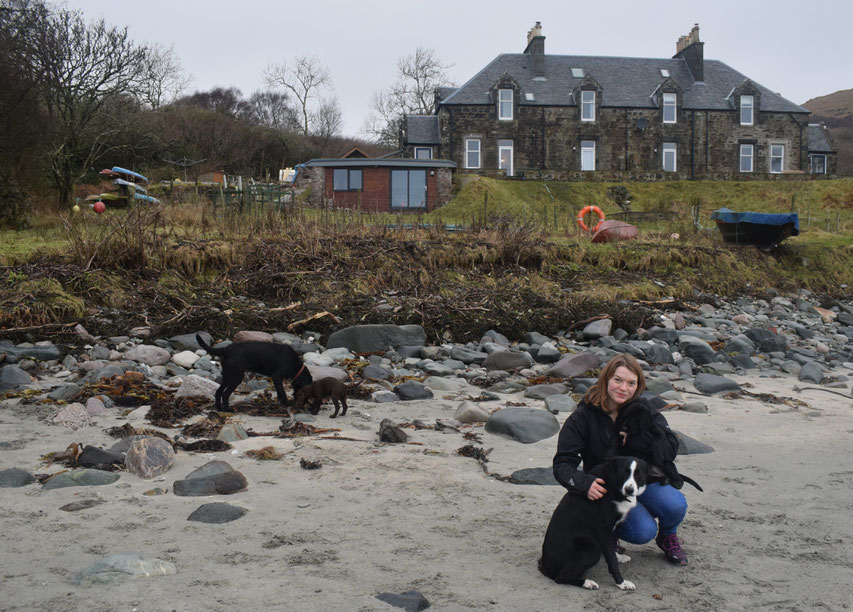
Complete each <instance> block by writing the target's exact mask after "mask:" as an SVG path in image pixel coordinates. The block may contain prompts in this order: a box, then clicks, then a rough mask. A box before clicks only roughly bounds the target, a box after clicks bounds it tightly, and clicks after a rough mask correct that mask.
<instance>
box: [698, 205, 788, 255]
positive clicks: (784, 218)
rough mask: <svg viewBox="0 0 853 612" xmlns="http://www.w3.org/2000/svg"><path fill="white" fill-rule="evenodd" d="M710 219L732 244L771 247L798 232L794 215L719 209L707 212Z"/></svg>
mask: <svg viewBox="0 0 853 612" xmlns="http://www.w3.org/2000/svg"><path fill="white" fill-rule="evenodd" d="M711 219H712V220H713V221H716V222H717V229H719V230H720V234H722V236H723V240H725V241H726V242H733V243H735V244H754V245H756V246H759V247H765V248H772V247H775V246H777V245H778V244H779V243H780V242H782V241H783V240H785V238H788V237H789V236H797V235H799V233H800V219H799V217H798V216H797V213H758V212H735V211H734V210H731V209H729V208H719V209H717V210H715V211H714V212H712V213H711Z"/></svg>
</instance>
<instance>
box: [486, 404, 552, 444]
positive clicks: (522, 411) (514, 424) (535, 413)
mask: <svg viewBox="0 0 853 612" xmlns="http://www.w3.org/2000/svg"><path fill="white" fill-rule="evenodd" d="M486 431H487V432H489V433H492V434H497V435H500V436H505V437H507V438H511V439H513V440H516V441H518V442H521V443H522V444H532V443H533V442H538V441H539V440H544V439H545V438H550V437H551V436H553V435H554V434H556V433H557V432H558V431H560V423H559V422H558V421H557V419H556V418H555V417H554V415H553V414H551V413H550V412H548V411H547V410H542V409H538V408H521V407H511V408H502V409H501V410H498V411H497V412H493V413H492V415H491V416H490V417H489V420H488V421H486Z"/></svg>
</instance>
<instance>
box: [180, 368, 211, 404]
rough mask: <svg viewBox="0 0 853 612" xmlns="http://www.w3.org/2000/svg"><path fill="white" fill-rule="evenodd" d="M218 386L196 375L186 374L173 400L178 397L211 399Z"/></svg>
mask: <svg viewBox="0 0 853 612" xmlns="http://www.w3.org/2000/svg"><path fill="white" fill-rule="evenodd" d="M218 388H219V384H218V383H216V382H214V381H212V380H210V379H209V378H204V377H202V376H198V375H197V374H188V375H187V376H185V377H184V380H183V381H182V382H181V386H180V387H178V390H177V391H175V398H179V397H206V398H208V399H213V397H214V395H215V394H216V390H217V389H218Z"/></svg>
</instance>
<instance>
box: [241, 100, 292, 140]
mask: <svg viewBox="0 0 853 612" xmlns="http://www.w3.org/2000/svg"><path fill="white" fill-rule="evenodd" d="M244 118H245V119H246V120H247V121H250V122H251V123H255V124H257V125H262V126H265V127H270V128H275V129H279V130H285V131H295V130H298V129H300V125H299V118H298V117H297V115H296V109H294V108H293V106H291V104H290V98H289V97H288V95H287V94H286V93H283V92H278V91H271V90H267V91H256V92H255V93H253V94H252V96H251V97H250V98H249V99H248V101H247V102H246V109H245V113H244Z"/></svg>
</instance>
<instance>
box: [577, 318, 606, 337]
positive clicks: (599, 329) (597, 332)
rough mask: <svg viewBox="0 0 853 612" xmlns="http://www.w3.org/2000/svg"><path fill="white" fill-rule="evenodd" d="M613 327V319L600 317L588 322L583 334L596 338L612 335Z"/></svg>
mask: <svg viewBox="0 0 853 612" xmlns="http://www.w3.org/2000/svg"><path fill="white" fill-rule="evenodd" d="M611 329H613V321H612V320H611V319H598V320H597V321H591V322H590V323H587V324H586V326H585V327H584V328H583V332H581V335H582V336H583V337H584V338H589V339H591V340H595V339H597V338H603V337H604V336H609V335H610V330H611Z"/></svg>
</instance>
